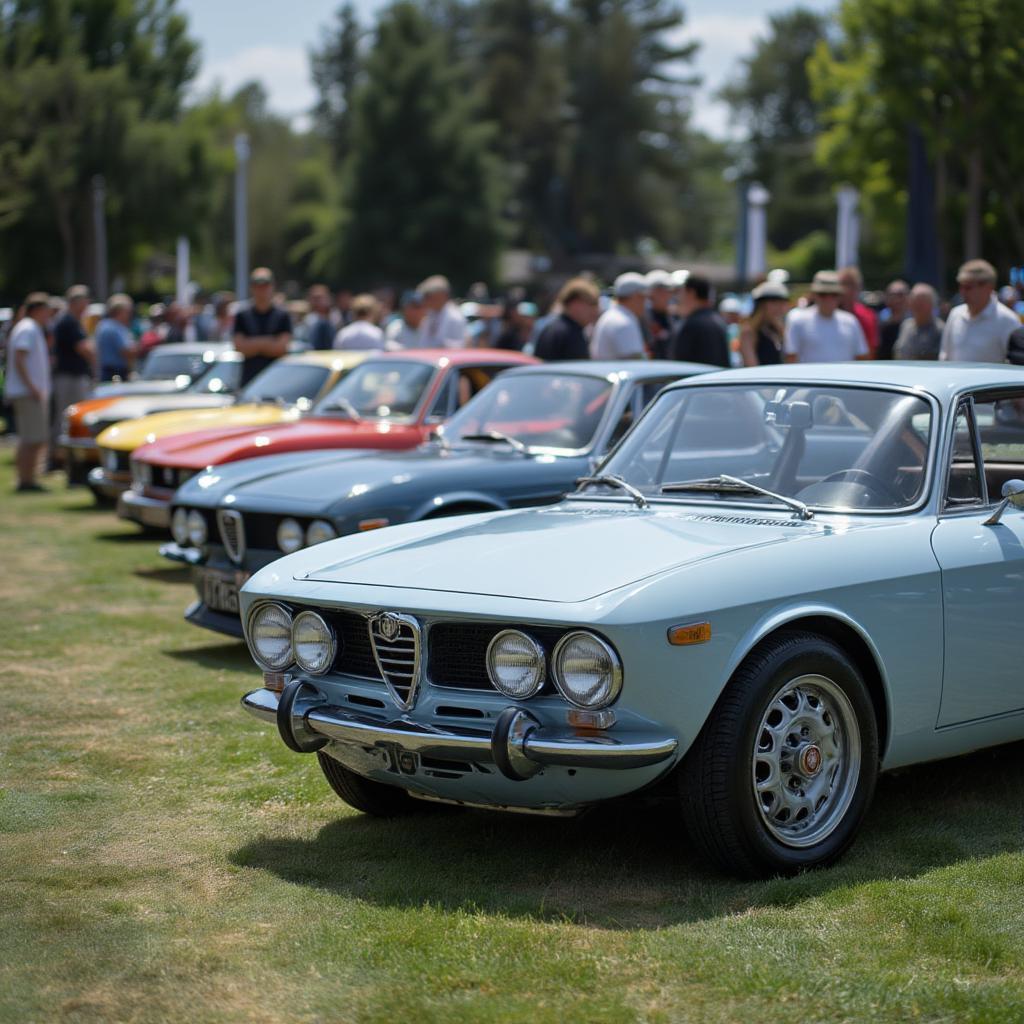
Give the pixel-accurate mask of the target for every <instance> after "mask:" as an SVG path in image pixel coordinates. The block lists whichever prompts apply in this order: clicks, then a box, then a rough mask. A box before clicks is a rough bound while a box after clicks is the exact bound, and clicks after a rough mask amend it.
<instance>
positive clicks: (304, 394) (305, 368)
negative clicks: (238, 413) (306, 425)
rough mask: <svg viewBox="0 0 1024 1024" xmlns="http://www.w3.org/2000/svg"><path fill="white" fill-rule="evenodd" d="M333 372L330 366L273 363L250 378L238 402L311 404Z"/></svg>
mask: <svg viewBox="0 0 1024 1024" xmlns="http://www.w3.org/2000/svg"><path fill="white" fill-rule="evenodd" d="M329 373H330V371H329V370H328V369H327V367H326V366H317V365H316V364H315V363H285V362H280V361H278V362H276V363H271V364H270V365H269V366H268V367H267V368H266V369H265V370H261V371H260V372H259V373H258V374H256V376H255V377H253V379H252V380H251V381H249V383H248V384H247V385H246V386H245V390H244V391H243V392H242V393H241V395H239V396H238V401H239V403H242V402H284V403H285V404H286V405H299V404H302V403H303V402H305V403H308V402H310V400H311V399H313V398H316V396H317V394H318V392H319V391H320V389H321V388H322V387H323V386H324V381H325V380H327V375H328V374H329ZM307 407H308V406H307Z"/></svg>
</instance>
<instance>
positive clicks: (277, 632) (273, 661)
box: [249, 604, 292, 672]
mask: <svg viewBox="0 0 1024 1024" xmlns="http://www.w3.org/2000/svg"><path fill="white" fill-rule="evenodd" d="M249 647H250V649H251V651H252V656H253V657H254V658H255V659H256V661H258V662H259V664H261V665H262V666H263V667H264V668H268V669H271V670H273V671H275V672H280V671H282V670H283V669H286V668H287V667H288V666H289V665H290V664H291V663H292V616H291V612H289V611H288V609H287V608H282V607H281V605H279V604H264V605H261V606H260V607H259V608H258V609H257V610H256V611H255V612H254V613H253V616H252V618H251V619H250V620H249Z"/></svg>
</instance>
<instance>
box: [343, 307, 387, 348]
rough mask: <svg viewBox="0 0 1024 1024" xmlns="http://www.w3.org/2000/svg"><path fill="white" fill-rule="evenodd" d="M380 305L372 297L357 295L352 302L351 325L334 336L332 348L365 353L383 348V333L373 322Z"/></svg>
mask: <svg viewBox="0 0 1024 1024" xmlns="http://www.w3.org/2000/svg"><path fill="white" fill-rule="evenodd" d="M379 310H380V304H379V303H378V302H377V300H376V299H375V298H374V297H373V296H372V295H357V296H356V297H355V298H354V299H353V300H352V323H350V324H346V325H345V326H344V327H342V329H341V330H340V331H338V333H337V334H336V335H335V336H334V347H335V348H344V349H349V350H350V351H351V350H355V349H359V350H361V351H365V350H367V349H383V348H384V332H383V331H382V330H381V329H380V328H379V327H378V326H377V324H376V323H375V322H374V321H375V320H376V319H377V314H378V312H379Z"/></svg>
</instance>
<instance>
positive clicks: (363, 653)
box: [322, 611, 384, 682]
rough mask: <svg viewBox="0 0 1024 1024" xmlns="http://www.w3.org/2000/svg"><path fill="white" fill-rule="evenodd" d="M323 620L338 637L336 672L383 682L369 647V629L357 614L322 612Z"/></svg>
mask: <svg viewBox="0 0 1024 1024" xmlns="http://www.w3.org/2000/svg"><path fill="white" fill-rule="evenodd" d="M322 614H323V616H324V618H325V619H326V620H327V621H328V622H329V623H330V624H331V625H332V626H333V627H334V632H335V634H336V635H337V637H338V657H337V659H336V660H335V662H334V668H335V671H337V672H344V673H345V675H347V676H359V677H360V678H362V679H373V680H376V681H377V682H383V681H384V680H383V679H382V678H381V674H380V670H379V669H378V668H377V662H376V661H375V659H374V657H373V648H372V647H371V645H370V627H369V623H368V622H367V620H366V617H365V616H364V615H360V614H359V613H358V612H342V611H324V612H322Z"/></svg>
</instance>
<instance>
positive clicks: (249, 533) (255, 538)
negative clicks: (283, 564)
mask: <svg viewBox="0 0 1024 1024" xmlns="http://www.w3.org/2000/svg"><path fill="white" fill-rule="evenodd" d="M283 518H285V517H284V516H275V515H268V514H267V513H266V512H246V513H245V535H246V538H247V540H248V542H249V547H250V548H253V549H258V550H261V551H277V550H278V547H277V527H278V525H279V524H280V522H281V520H282V519H283ZM305 526H306V524H305V523H304V522H303V523H302V527H303V529H305Z"/></svg>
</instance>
